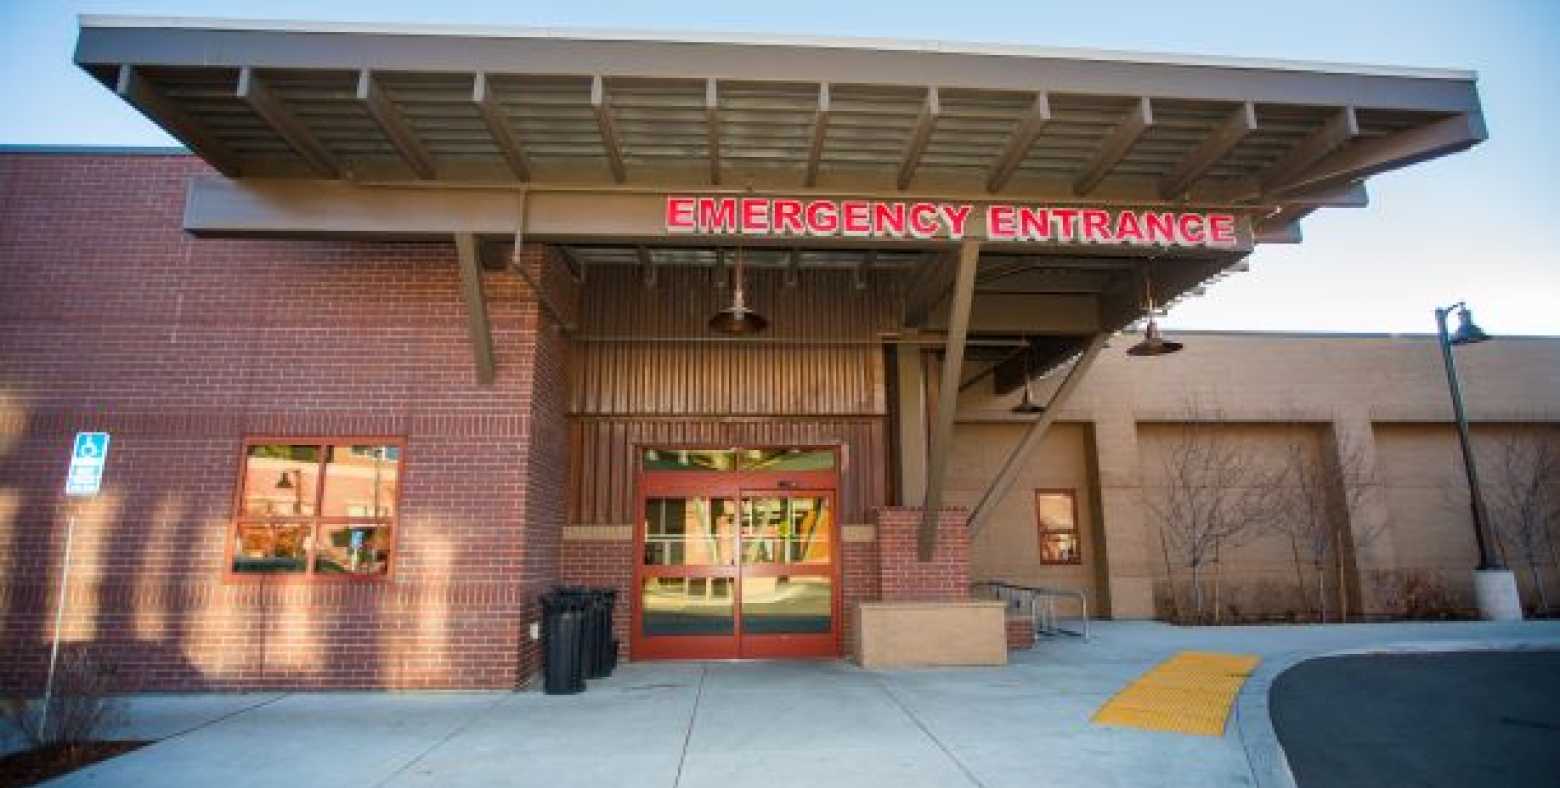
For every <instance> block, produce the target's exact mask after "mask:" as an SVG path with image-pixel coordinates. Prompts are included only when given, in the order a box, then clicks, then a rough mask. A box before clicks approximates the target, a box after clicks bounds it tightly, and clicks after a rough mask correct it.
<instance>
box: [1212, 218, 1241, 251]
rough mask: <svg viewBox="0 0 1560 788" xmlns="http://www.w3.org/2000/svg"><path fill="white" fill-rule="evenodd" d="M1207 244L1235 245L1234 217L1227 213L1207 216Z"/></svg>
mask: <svg viewBox="0 0 1560 788" xmlns="http://www.w3.org/2000/svg"><path fill="white" fill-rule="evenodd" d="M1208 234H1209V235H1210V236H1211V237H1210V238H1209V239H1208V243H1209V244H1210V245H1212V246H1234V245H1235V217H1234V216H1231V215H1230V214H1227V213H1214V214H1209V215H1208Z"/></svg>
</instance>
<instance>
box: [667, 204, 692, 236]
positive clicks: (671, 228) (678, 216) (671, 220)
mask: <svg viewBox="0 0 1560 788" xmlns="http://www.w3.org/2000/svg"><path fill="white" fill-rule="evenodd" d="M697 229H699V228H698V227H697V226H696V225H695V224H694V223H693V198H692V197H668V198H666V231H667V232H669V233H691V232H693V231H695V230H697Z"/></svg>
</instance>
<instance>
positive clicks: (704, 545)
mask: <svg viewBox="0 0 1560 788" xmlns="http://www.w3.org/2000/svg"><path fill="white" fill-rule="evenodd" d="M736 519H737V518H736V506H735V504H734V503H733V502H732V501H730V500H727V499H723V498H715V499H710V498H649V499H647V500H646V501H645V522H644V533H645V555H644V562H645V565H646V566H711V565H727V564H731V563H732V558H733V555H732V553H733V550H732V542H733V537H734V536H735V535H736V527H737V526H736Z"/></svg>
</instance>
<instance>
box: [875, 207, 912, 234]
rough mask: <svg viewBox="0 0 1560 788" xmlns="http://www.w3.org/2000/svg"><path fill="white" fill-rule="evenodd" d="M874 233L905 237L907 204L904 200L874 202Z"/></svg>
mask: <svg viewBox="0 0 1560 788" xmlns="http://www.w3.org/2000/svg"><path fill="white" fill-rule="evenodd" d="M872 233H873V235H879V236H881V235H892V236H894V237H895V238H903V237H905V204H904V203H902V202H878V203H873V204H872Z"/></svg>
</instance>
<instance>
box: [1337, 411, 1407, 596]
mask: <svg viewBox="0 0 1560 788" xmlns="http://www.w3.org/2000/svg"><path fill="white" fill-rule="evenodd" d="M1331 444H1332V445H1331V446H1328V447H1327V450H1328V451H1333V452H1338V451H1340V450H1342V449H1344V448H1345V447H1351V446H1352V447H1353V449H1354V451H1357V452H1358V453H1359V463H1360V468H1359V475H1360V476H1362V477H1364V478H1366V479H1370V480H1373V481H1374V482H1375V483H1374V484H1371V485H1370V487H1369V488H1368V489H1366V490H1365V491H1364V492H1363V494H1362V495H1360V496H1358V499H1357V500H1355V501H1353V502H1352V503H1353V505H1352V506H1351V507H1350V508H1349V534H1350V536H1351V537H1352V541H1353V547H1354V568H1355V571H1356V573H1357V575H1358V576H1357V577H1356V578H1355V582H1356V583H1357V584H1358V587H1359V596H1358V597H1357V598H1356V599H1355V600H1352V601H1353V603H1354V604H1358V605H1359V606H1360V607H1361V608H1362V610H1355V611H1353V612H1354V613H1360V612H1364V613H1382V612H1390V611H1386V610H1383V608H1382V606H1381V604H1380V599H1379V595H1378V594H1377V593H1376V589H1375V588H1374V587H1373V586H1372V584H1371V583H1370V582H1369V581H1367V580H1365V578H1368V577H1370V575H1371V573H1372V571H1375V570H1386V569H1396V568H1398V559H1397V545H1396V544H1395V543H1394V541H1393V533H1392V528H1391V521H1390V517H1391V509H1390V508H1389V507H1388V505H1387V491H1386V488H1385V487H1384V486H1383V485H1382V484H1381V483H1380V481H1381V474H1380V472H1379V470H1378V463H1377V459H1376V432H1375V430H1374V429H1372V428H1371V419H1370V412H1369V410H1368V409H1366V408H1363V407H1357V408H1350V409H1346V410H1341V411H1339V412H1338V413H1337V414H1336V415H1335V416H1334V417H1333V423H1332V441H1331ZM1339 459H1340V460H1341V459H1342V458H1341V457H1340V458H1339Z"/></svg>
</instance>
